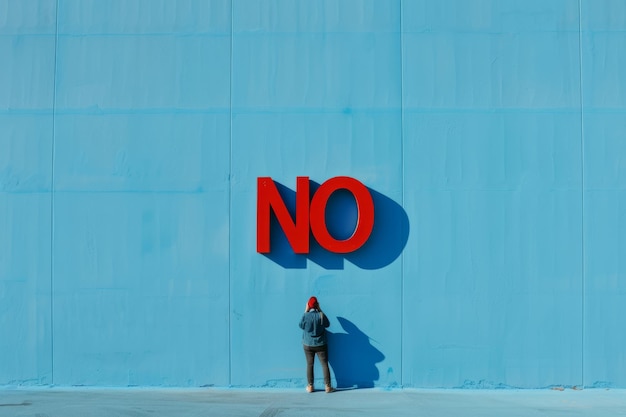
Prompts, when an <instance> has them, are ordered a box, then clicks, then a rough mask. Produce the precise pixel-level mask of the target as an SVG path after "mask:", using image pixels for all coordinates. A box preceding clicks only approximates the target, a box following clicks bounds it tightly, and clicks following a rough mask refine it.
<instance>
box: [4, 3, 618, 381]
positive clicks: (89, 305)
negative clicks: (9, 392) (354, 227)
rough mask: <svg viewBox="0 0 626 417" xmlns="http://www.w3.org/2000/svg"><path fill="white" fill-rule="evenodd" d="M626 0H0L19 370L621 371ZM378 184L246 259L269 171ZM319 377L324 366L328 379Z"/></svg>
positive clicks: (581, 377)
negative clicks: (341, 222)
mask: <svg viewBox="0 0 626 417" xmlns="http://www.w3.org/2000/svg"><path fill="white" fill-rule="evenodd" d="M625 44H626V3H624V2H622V1H619V0H552V1H545V0H530V1H529V0H524V1H521V0H507V1H501V0H471V1H469V0H445V1H442V0H436V1H435V0H430V1H427V0H369V1H368V0H342V1H335V0H332V1H331V0H327V1H308V0H306V1H305V0H298V1H294V0H264V1H258V0H232V2H231V1H226V0H184V1H183V0H180V1H171V0H131V1H129V0H112V1H107V2H103V1H98V0H28V1H22V0H0V56H1V57H2V62H3V64H2V65H0V214H1V217H0V218H1V219H2V220H0V334H1V335H2V337H0V384H12V385H13V384H27V385H38V384H56V385H114V386H133V385H159V386H205V385H215V386H228V385H232V386H243V387H250V386H277V387H298V386H304V383H305V375H304V355H303V353H302V350H301V345H300V329H299V328H298V327H297V323H298V321H299V319H300V315H301V313H302V310H303V308H304V303H305V302H306V300H307V299H308V297H309V296H310V295H317V296H318V297H319V299H320V303H321V305H322V307H323V308H324V310H325V311H326V312H327V314H328V315H329V317H330V319H331V323H332V326H331V327H330V329H329V330H330V331H331V335H330V337H331V364H332V366H333V372H334V374H333V375H334V379H335V382H336V383H337V384H338V385H339V386H353V385H356V386H360V387H365V386H373V385H375V386H406V387H447V388H452V387H524V388H540V387H549V386H553V385H562V386H587V387H594V386H595V387H599V386H602V387H604V386H611V387H626V353H625V352H626V351H625V350H624V346H625V345H626V333H624V331H623V324H622V321H623V316H624V306H625V305H626V261H623V253H624V251H625V250H626V240H625V239H624V238H623V236H626V212H625V209H626V75H625V74H626V73H625V72H624V70H623V69H624V68H625V67H626V54H624V45H625ZM337 175H347V176H351V177H355V178H357V179H359V180H360V181H362V182H363V183H364V184H365V185H367V186H368V187H369V188H370V190H371V191H372V193H373V195H374V199H375V202H376V209H377V218H376V226H375V230H374V237H375V239H373V240H372V241H371V242H368V244H366V246H365V247H364V248H362V249H361V250H360V251H358V252H357V253H355V254H350V255H346V256H339V255H335V254H330V253H328V252H326V251H325V250H323V249H322V248H321V247H314V248H313V250H312V252H311V254H309V255H308V256H306V255H299V256H296V255H293V254H290V253H289V251H286V250H285V249H286V248H285V245H286V243H285V241H284V239H282V240H281V239H280V236H275V237H276V240H275V244H276V251H277V253H278V254H276V253H274V255H270V256H265V255H261V254H258V253H257V252H256V251H255V244H256V178H257V177H259V176H270V177H272V178H273V179H274V180H276V181H277V182H279V183H280V184H282V185H283V187H282V189H283V192H285V193H286V196H287V197H288V198H287V199H289V198H292V197H293V192H294V191H295V181H296V177H297V176H309V177H310V178H311V180H312V181H313V182H314V183H316V184H321V183H323V182H324V181H325V180H327V179H328V178H330V177H333V176H337ZM319 375H320V374H319V372H318V376H319Z"/></svg>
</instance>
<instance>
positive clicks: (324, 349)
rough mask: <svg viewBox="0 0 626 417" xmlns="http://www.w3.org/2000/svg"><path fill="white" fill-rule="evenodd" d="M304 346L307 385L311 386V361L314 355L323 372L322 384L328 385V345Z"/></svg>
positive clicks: (312, 377)
mask: <svg viewBox="0 0 626 417" xmlns="http://www.w3.org/2000/svg"><path fill="white" fill-rule="evenodd" d="M303 346H304V356H306V379H307V381H308V382H309V385H313V380H314V379H315V378H314V376H313V361H314V360H315V354H316V353H317V357H318V358H319V360H320V364H321V365H322V370H323V371H324V383H325V384H326V385H330V369H329V368H328V345H323V346H307V345H303Z"/></svg>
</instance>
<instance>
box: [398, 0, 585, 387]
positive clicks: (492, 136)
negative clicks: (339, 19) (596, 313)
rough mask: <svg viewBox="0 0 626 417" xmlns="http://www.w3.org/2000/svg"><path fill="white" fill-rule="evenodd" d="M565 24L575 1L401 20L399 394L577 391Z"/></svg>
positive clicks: (578, 280) (573, 35)
mask: <svg viewBox="0 0 626 417" xmlns="http://www.w3.org/2000/svg"><path fill="white" fill-rule="evenodd" d="M448 11H450V12H448ZM507 22H508V23H507ZM577 25H578V4H577V2H572V1H569V2H552V3H550V4H545V2H526V3H525V4H524V6H523V7H520V4H519V3H515V2H458V1H454V2H437V3H436V2H426V1H424V2H407V4H406V7H405V8H404V9H403V33H404V37H403V77H404V78H403V85H404V88H403V98H404V100H403V109H404V118H403V120H404V130H403V133H404V155H405V158H411V159H412V162H414V163H405V176H404V178H405V187H404V188H405V196H404V201H405V203H404V206H405V209H406V210H407V212H408V213H409V215H410V218H411V222H412V228H411V229H412V230H414V231H415V233H412V234H411V235H410V238H409V243H408V244H407V248H406V249H405V252H404V257H405V268H404V274H405V278H404V280H405V284H404V291H403V299H404V304H405V312H406V313H405V316H404V320H403V322H404V326H403V351H404V354H403V383H404V385H407V386H429V387H499V386H509V387H510V386H513V387H546V386H550V385H554V384H569V385H580V384H581V383H582V380H581V372H582V368H581V366H582V365H581V364H582V361H581V357H582V330H581V328H580V318H581V317H582V306H581V294H582V289H583V288H582V229H581V224H580V219H581V216H582V200H581V186H582V185H581V175H580V170H581V132H580V114H579V109H580V82H579V75H580V70H579V68H580V66H579V42H578V32H577ZM406 160H407V161H408V160H409V159H406ZM555 293H559V298H558V300H557V301H551V298H552V294H555ZM548 346H550V347H548ZM504 381H506V382H504Z"/></svg>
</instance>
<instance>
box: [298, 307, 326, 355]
mask: <svg viewBox="0 0 626 417" xmlns="http://www.w3.org/2000/svg"><path fill="white" fill-rule="evenodd" d="M328 326H330V323H329V321H328V318H327V317H326V316H325V315H324V313H322V312H320V311H319V310H317V309H314V310H309V311H308V312H306V313H304V315H303V316H302V321H301V323H300V328H301V329H302V330H304V331H303V332H302V343H303V344H304V345H307V346H322V345H325V344H326V343H327V339H326V328H327V327H328Z"/></svg>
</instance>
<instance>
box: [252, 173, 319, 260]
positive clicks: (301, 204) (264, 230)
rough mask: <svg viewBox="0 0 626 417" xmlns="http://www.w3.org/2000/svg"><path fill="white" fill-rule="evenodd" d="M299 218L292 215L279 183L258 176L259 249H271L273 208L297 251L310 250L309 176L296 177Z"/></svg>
mask: <svg viewBox="0 0 626 417" xmlns="http://www.w3.org/2000/svg"><path fill="white" fill-rule="evenodd" d="M296 181H297V184H296V218H295V221H294V220H293V219H292V218H291V215H290V214H289V210H287V207H286V206H285V202H284V201H283V199H282V197H281V196H280V193H279V192H278V189H277V188H276V184H274V181H273V180H272V179H271V178H270V177H258V178H257V208H256V213H257V214H256V216H257V217H256V251H257V252H259V253H269V252H270V208H271V210H272V211H274V215H275V216H276V219H277V220H278V223H279V224H280V227H281V229H283V233H285V236H286V237H287V240H288V241H289V244H290V245H291V248H292V249H293V251H294V252H295V253H309V177H297V180H296Z"/></svg>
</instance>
